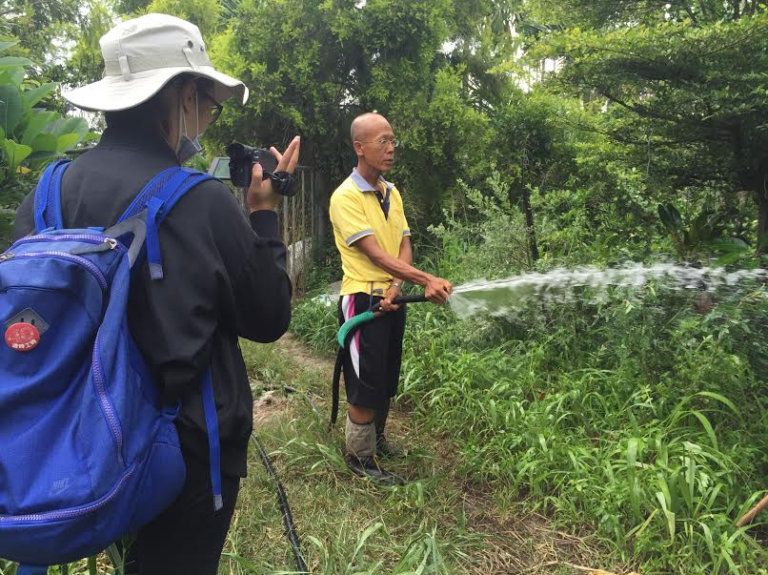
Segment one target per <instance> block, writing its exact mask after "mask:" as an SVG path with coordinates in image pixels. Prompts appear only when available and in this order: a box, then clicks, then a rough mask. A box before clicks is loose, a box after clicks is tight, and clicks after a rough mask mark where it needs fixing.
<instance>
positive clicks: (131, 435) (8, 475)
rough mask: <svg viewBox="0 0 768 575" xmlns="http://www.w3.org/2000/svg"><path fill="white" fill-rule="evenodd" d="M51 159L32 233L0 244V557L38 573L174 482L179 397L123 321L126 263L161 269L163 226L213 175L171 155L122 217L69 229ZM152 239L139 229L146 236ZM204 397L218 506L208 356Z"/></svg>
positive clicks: (126, 524) (100, 542) (116, 526)
mask: <svg viewBox="0 0 768 575" xmlns="http://www.w3.org/2000/svg"><path fill="white" fill-rule="evenodd" d="M67 166H68V162H66V161H60V162H56V163H54V164H52V165H51V166H49V167H48V169H47V170H46V171H45V173H44V174H43V176H42V178H41V179H40V182H39V183H38V186H37V189H36V192H35V230H36V231H35V234H34V235H31V236H27V237H25V238H22V239H20V240H18V241H17V242H16V243H15V244H13V246H12V247H11V248H10V249H9V250H8V251H7V252H5V253H4V254H2V255H0V328H1V329H2V333H4V334H5V338H4V341H3V340H0V446H1V447H0V557H3V558H6V559H10V560H12V561H17V562H19V563H21V564H23V565H22V567H21V568H20V570H19V573H45V572H46V571H45V566H47V565H57V564H64V563H68V562H71V561H76V560H78V559H81V558H83V557H87V556H89V555H93V554H94V553H98V552H100V551H102V550H103V549H105V548H106V547H108V546H109V545H110V544H111V543H112V542H114V541H115V540H117V539H119V538H120V537H121V536H122V535H124V534H127V533H131V532H135V531H136V530H138V529H139V528H140V527H142V526H143V525H145V524H146V523H148V522H149V521H150V520H151V519H152V518H153V517H155V516H156V515H158V514H159V513H160V512H161V511H163V509H165V508H166V507H167V506H168V505H169V504H170V503H171V502H173V500H174V499H175V498H176V497H177V496H178V494H179V493H180V491H181V488H182V486H183V484H184V479H185V465H184V460H183V458H182V455H181V451H180V447H179V438H178V435H177V433H176V429H175V427H174V424H173V420H174V418H175V417H176V414H177V413H178V406H176V407H175V408H173V409H169V408H168V407H163V406H162V405H161V403H160V397H159V395H160V394H159V389H158V386H157V384H156V383H155V382H154V381H153V379H152V377H151V375H150V373H149V370H148V369H147V366H146V365H145V362H144V360H143V358H142V356H141V354H140V352H139V350H138V348H137V347H136V344H135V343H134V341H133V339H132V337H131V335H130V333H129V331H128V321H127V306H128V293H129V288H130V283H131V275H132V271H131V270H132V269H133V268H134V267H136V269H138V266H137V264H138V263H139V262H141V261H142V259H143V258H144V257H146V258H147V260H148V263H149V268H150V273H151V275H152V278H153V279H161V278H162V275H163V274H162V262H161V257H160V245H159V241H158V234H157V231H158V227H159V225H160V224H161V223H162V221H163V219H164V218H165V217H166V216H167V215H168V212H169V211H170V210H171V208H173V206H174V204H176V202H177V201H179V200H180V199H181V198H182V197H183V196H184V194H185V193H186V192H187V191H189V190H190V189H191V188H192V187H193V186H195V185H197V184H198V183H200V182H202V181H204V180H207V179H209V178H210V177H211V176H208V175H207V174H202V173H200V172H196V171H192V170H188V169H184V168H169V169H168V170H165V171H163V172H162V173H160V174H159V175H158V176H156V177H155V178H154V179H153V180H152V181H150V182H149V183H148V184H147V185H146V186H145V187H144V189H143V190H142V191H141V192H140V193H139V194H138V195H137V196H136V199H135V200H134V201H133V203H132V204H131V205H130V206H129V208H128V210H127V211H126V212H125V214H123V216H122V217H121V218H120V220H119V221H118V223H117V224H116V225H115V226H114V227H112V228H110V229H107V230H105V231H101V230H100V229H63V228H64V225H63V221H62V215H61V179H62V176H63V174H64V171H65V170H66V169H67ZM145 240H146V241H145ZM203 403H204V407H205V416H206V423H207V425H208V435H209V437H208V440H209V449H210V455H211V476H212V482H213V488H214V489H213V491H214V507H215V508H217V509H218V508H220V507H221V504H222V503H221V478H220V469H219V440H218V427H217V418H216V409H215V403H214V399H213V387H212V382H211V374H210V369H209V370H208V372H207V373H206V375H205V377H204V379H203Z"/></svg>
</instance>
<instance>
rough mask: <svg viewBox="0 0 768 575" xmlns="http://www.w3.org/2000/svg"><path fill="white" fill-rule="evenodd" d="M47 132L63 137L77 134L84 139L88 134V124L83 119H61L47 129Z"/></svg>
mask: <svg viewBox="0 0 768 575" xmlns="http://www.w3.org/2000/svg"><path fill="white" fill-rule="evenodd" d="M46 132H50V133H51V134H53V135H55V136H63V135H64V134H77V135H78V136H80V138H81V139H82V138H84V137H85V135H86V134H87V133H88V122H86V121H85V120H84V119H83V118H76V117H70V118H61V119H60V120H57V121H56V122H53V123H52V124H50V125H49V126H48V127H47V128H46Z"/></svg>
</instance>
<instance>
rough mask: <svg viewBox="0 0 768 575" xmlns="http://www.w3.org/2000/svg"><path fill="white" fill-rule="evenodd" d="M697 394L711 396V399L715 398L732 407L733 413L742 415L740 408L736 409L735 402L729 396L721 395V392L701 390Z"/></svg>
mask: <svg viewBox="0 0 768 575" xmlns="http://www.w3.org/2000/svg"><path fill="white" fill-rule="evenodd" d="M696 395H700V396H702V397H709V398H711V399H714V400H715V401H719V402H720V403H722V404H723V405H727V406H728V407H730V408H731V411H733V413H735V414H736V415H738V416H739V417H741V412H740V411H739V410H738V409H736V406H735V405H734V404H733V402H732V401H731V400H730V399H728V398H727V397H724V396H722V395H720V394H719V393H715V392H713V391H700V392H698V393H697V394H696Z"/></svg>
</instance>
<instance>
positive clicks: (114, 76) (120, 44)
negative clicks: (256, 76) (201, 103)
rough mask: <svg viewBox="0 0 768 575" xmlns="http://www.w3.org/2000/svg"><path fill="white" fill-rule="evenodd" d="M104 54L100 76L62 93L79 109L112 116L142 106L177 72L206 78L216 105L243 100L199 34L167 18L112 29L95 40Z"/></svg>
mask: <svg viewBox="0 0 768 575" xmlns="http://www.w3.org/2000/svg"><path fill="white" fill-rule="evenodd" d="M99 44H101V53H102V55H103V56H104V67H105V68H104V78H103V79H101V80H99V81H98V82H94V83H93V84H88V85H87V86H83V87H82V88H77V89H75V90H71V91H69V92H63V93H62V96H63V97H64V98H65V99H67V100H68V101H69V102H71V103H72V104H74V105H75V106H77V107H78V108H82V109H84V110H94V111H96V110H98V111H102V112H117V111H119V110H127V109H129V108H133V107H135V106H138V105H139V104H141V103H143V102H146V101H147V100H149V99H150V98H151V97H152V96H154V95H155V94H157V93H158V92H159V91H160V90H161V89H162V88H163V86H165V85H166V84H167V83H168V82H169V81H170V80H172V79H173V78H175V77H176V76H178V75H180V74H192V75H194V76H198V77H201V78H210V79H211V80H213V82H214V86H215V87H214V93H213V94H211V95H212V96H213V97H214V98H215V99H216V101H217V102H219V103H221V102H223V101H224V100H227V99H228V98H230V97H235V98H236V99H237V100H242V103H243V104H245V102H246V100H248V88H247V87H246V86H245V84H243V83H242V82H241V81H240V80H236V79H235V78H232V77H230V76H227V75H226V74H222V73H221V72H217V71H216V70H214V68H213V66H212V65H211V60H210V59H209V58H208V52H206V49H205V43H204V42H203V37H202V36H201V35H200V30H199V29H198V27H197V26H195V25H194V24H190V23H189V22H186V21H184V20H181V19H180V18H176V17H174V16H168V15H167V14H147V15H146V16H141V17H140V18H134V19H133V20H127V21H126V22H122V23H121V24H118V25H117V26H115V27H114V28H113V29H112V30H110V31H109V32H107V33H106V34H104V36H102V37H101V40H99Z"/></svg>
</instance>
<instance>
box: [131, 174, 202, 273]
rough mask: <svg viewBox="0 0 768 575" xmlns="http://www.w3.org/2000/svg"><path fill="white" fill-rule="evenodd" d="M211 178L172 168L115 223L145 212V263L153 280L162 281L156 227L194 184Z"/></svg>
mask: <svg viewBox="0 0 768 575" xmlns="http://www.w3.org/2000/svg"><path fill="white" fill-rule="evenodd" d="M210 179H213V176H211V175H210V174H204V173H202V172H198V171H197V170H190V169H188V168H180V167H173V168H168V169H167V170H163V171H162V172H160V173H159V174H158V175H157V176H155V177H154V178H152V180H150V181H149V183H148V184H147V185H146V186H144V188H143V189H142V190H141V191H140V192H139V194H138V195H137V196H136V198H135V199H134V200H133V202H132V203H131V205H130V206H128V209H127V210H126V211H125V213H124V214H123V215H122V216H121V217H120V219H119V220H118V223H122V222H124V221H125V220H127V219H128V218H131V217H134V216H136V215H138V214H140V213H141V212H144V211H146V224H147V240H146V242H147V243H146V246H147V260H148V261H149V272H150V275H151V276H152V279H153V280H159V279H162V278H163V265H162V256H161V254H160V240H159V238H158V228H159V227H160V224H161V223H162V222H163V220H164V219H165V218H166V216H167V215H168V214H169V213H170V211H171V210H172V209H173V206H175V205H176V203H177V202H178V201H179V200H180V199H181V198H183V197H184V195H185V194H186V193H187V192H188V191H189V190H191V189H192V188H193V187H194V186H196V185H197V184H199V183H201V182H204V181H206V180H210Z"/></svg>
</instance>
